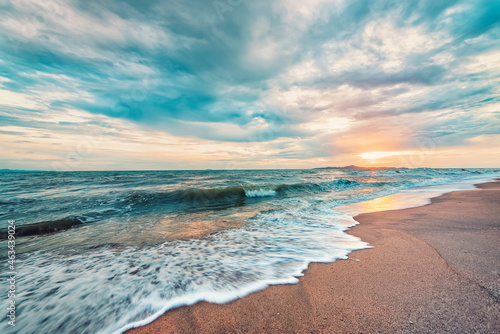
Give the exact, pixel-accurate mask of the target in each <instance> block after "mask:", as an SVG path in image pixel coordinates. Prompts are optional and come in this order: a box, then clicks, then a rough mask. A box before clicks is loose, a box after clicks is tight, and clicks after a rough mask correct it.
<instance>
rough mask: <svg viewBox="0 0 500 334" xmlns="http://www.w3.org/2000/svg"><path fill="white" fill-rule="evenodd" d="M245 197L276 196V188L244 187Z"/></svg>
mask: <svg viewBox="0 0 500 334" xmlns="http://www.w3.org/2000/svg"><path fill="white" fill-rule="evenodd" d="M245 196H246V197H267V196H276V190H274V189H262V188H261V189H251V190H247V189H245Z"/></svg>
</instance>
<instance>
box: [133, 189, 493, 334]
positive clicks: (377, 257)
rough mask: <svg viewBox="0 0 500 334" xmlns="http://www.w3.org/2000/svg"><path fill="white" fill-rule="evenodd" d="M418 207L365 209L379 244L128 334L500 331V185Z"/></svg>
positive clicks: (363, 227)
mask: <svg viewBox="0 0 500 334" xmlns="http://www.w3.org/2000/svg"><path fill="white" fill-rule="evenodd" d="M478 187H479V188H481V190H472V191H457V192H452V193H447V194H445V195H443V196H440V197H437V198H434V199H432V203H431V204H429V205H426V206H422V207H416V208H410V209H404V210H395V211H384V212H376V213H368V214H361V215H359V216H357V217H355V219H356V220H357V221H359V222H360V225H358V226H356V227H354V228H352V229H351V230H350V231H349V233H350V234H352V235H355V236H358V237H360V238H361V239H362V240H364V241H367V242H369V243H370V245H372V246H374V248H373V249H365V250H360V251H355V252H353V253H351V254H350V257H349V260H339V261H336V262H334V263H328V264H324V263H322V264H318V263H314V264H311V265H310V266H309V268H308V270H307V271H306V272H305V275H304V277H302V278H300V282H299V283H298V284H292V285H276V286H271V287H268V288H267V289H265V290H263V291H259V292H256V293H253V294H250V295H249V296H246V297H244V298H241V299H238V300H236V301H234V302H231V303H228V304H223V305H218V304H211V303H207V302H201V303H198V304H195V305H193V306H185V307H180V308H177V309H173V310H171V311H168V312H167V313H166V314H164V315H163V316H161V317H160V318H158V319H157V320H155V321H154V322H152V323H151V324H149V325H146V326H143V327H139V328H135V329H132V330H129V331H127V333H258V332H266V333H377V332H391V333H397V332H415V333H422V332H425V333H436V332H441V333H442V332H452V333H459V332H460V333H470V332H478V333H494V332H499V331H500V260H499V258H498V256H499V254H500V182H491V183H484V184H481V185H479V186H478Z"/></svg>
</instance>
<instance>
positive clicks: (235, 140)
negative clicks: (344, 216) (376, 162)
mask: <svg viewBox="0 0 500 334" xmlns="http://www.w3.org/2000/svg"><path fill="white" fill-rule="evenodd" d="M0 6H2V8H0V19H1V20H0V22H1V23H0V78H1V80H0V104H1V105H2V108H3V113H2V114H1V115H0V117H1V118H0V120H1V122H2V124H3V125H5V126H16V127H20V128H22V127H25V128H30V129H37V128H39V129H46V130H47V131H48V132H47V134H52V135H53V136H55V137H57V136H65V135H67V134H69V133H70V132H71V131H75V127H76V128H78V127H79V126H83V125H82V124H85V126H90V124H92V122H94V123H99V122H100V121H101V120H103V119H104V120H105V122H106V123H107V124H110V125H111V126H115V125H116V124H122V123H120V122H125V123H127V124H130V126H131V127H132V128H134V129H135V130H134V131H139V132H141V133H143V131H145V132H147V131H151V132H154V133H163V134H164V136H165V138H177V139H176V140H177V141H178V142H179V145H182V143H183V142H189V140H196V141H198V142H199V143H212V144H211V145H216V146H217V145H220V146H221V147H226V146H225V145H230V146H231V145H235V146H231V147H233V148H234V147H236V146H237V145H247V144H248V145H250V146H253V147H258V149H256V150H255V151H253V153H252V154H254V158H255V159H254V160H256V159H260V158H262V159H267V161H271V159H277V160H276V161H281V160H280V159H284V160H291V159H303V160H304V159H312V160H311V163H316V162H317V161H316V160H314V159H315V158H325V157H330V158H332V157H335V156H339V155H341V154H348V153H349V152H351V153H352V154H354V153H357V154H359V153H362V152H366V149H363V150H362V151H357V150H358V149H359V150H361V149H362V146H363V145H365V146H373V145H371V144H370V143H369V140H368V138H369V136H367V135H366V134H367V133H370V132H374V131H382V130H380V125H381V124H391V126H392V128H391V129H387V130H383V131H382V132H383V134H384V135H383V136H382V137H383V138H385V139H384V140H387V141H391V140H392V141H395V142H397V143H398V144H397V145H395V146H398V148H400V149H408V150H411V149H412V146H415V145H416V144H415V143H413V142H412V140H411V139H409V138H413V137H414V136H420V137H421V136H426V137H428V138H446V140H444V141H443V142H439V143H438V144H437V145H438V146H440V145H467V143H468V140H469V139H470V138H474V137H477V136H479V135H480V134H481V133H483V132H484V133H485V134H497V133H498V132H499V128H500V126H499V123H498V114H495V112H497V111H498V100H497V99H496V97H497V96H498V77H499V74H500V68H499V66H498V55H499V54H500V53H499V47H498V43H497V40H498V34H499V33H500V27H499V19H498V18H499V17H500V5H499V4H498V3H496V2H494V1H472V0H471V1H457V2H449V1H434V0H425V1H419V2H414V3H405V2H399V1H392V0H387V1H385V0H377V1H367V0H359V1H340V0H339V1H322V0H315V1H310V2H308V3H307V4H305V3H304V2H302V1H284V0H276V1H271V2H269V1H263V0H262V1H261V0H257V1H228V0H221V1H217V2H212V1H202V0H191V1H181V0H169V1H161V0H156V1H148V2H137V1H118V0H110V1H105V2H101V3H92V4H89V3H88V2H84V1H79V0H52V1H46V2H39V1H35V0H20V1H15V2H13V1H12V2H5V3H3V4H2V5H0ZM74 113H76V114H77V116H73V118H75V119H71V117H70V116H68V115H71V114H74ZM447 113H448V115H449V116H447V117H445V116H443V115H445V114H447ZM462 114H467V115H468V116H467V117H462V116H460V117H457V115H462ZM65 115H66V116H65ZM457 118H460V120H461V121H460V122H455V121H453V119H457ZM335 119H336V120H338V121H339V123H342V124H344V126H336V124H333V123H331V120H335ZM406 119H411V121H412V123H411V124H407V123H404V122H406V121H405V120H406ZM325 120H326V121H325ZM125 123H124V124H125ZM325 124H326V126H325ZM20 128H16V129H18V130H19V131H21V129H20ZM401 128H404V129H405V131H406V133H402V132H401V131H399V129H401ZM122 130H124V128H122V127H118V129H117V131H122ZM3 131H7V130H3ZM9 131H10V130H9ZM408 134H411V135H410V136H408ZM114 136H115V137H116V136H118V137H120V138H121V140H127V138H129V137H128V135H127V134H123V133H119V134H115V135H114ZM61 138H62V137H61ZM145 138H149V137H148V136H145ZM341 138H351V139H352V141H353V142H354V143H355V144H353V145H352V146H350V147H349V144H348V143H347V141H346V140H342V139H341ZM27 139H29V138H27ZM145 140H146V139H144V140H143V142H144V145H146V144H147V143H146V142H145ZM384 140H382V142H378V144H377V145H382V146H384V145H385V146H387V145H386V144H385V141H384ZM31 141H32V140H31ZM18 144H21V143H18ZM24 144H29V143H24ZM393 146H394V145H393ZM207 147H208V146H207ZM374 149H376V148H375V147H374ZM384 150H386V148H383V147H379V148H378V149H377V150H376V151H384ZM236 151H237V150H236ZM206 152H211V151H210V150H209V149H207V151H206ZM258 152H267V153H266V154H260V153H258ZM351 153H349V154H351ZM200 154H202V152H200ZM250 155H251V154H250ZM204 156H205V159H208V160H211V159H212V157H210V156H209V153H205V155H204ZM237 156H239V157H240V158H241V159H250V158H249V156H248V155H247V153H242V152H239V153H238V152H235V153H234V155H233V156H232V157H233V158H234V157H237ZM224 159H225V158H221V160H224ZM252 159H253V158H252ZM284 160H283V161H284Z"/></svg>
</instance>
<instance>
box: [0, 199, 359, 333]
mask: <svg viewBox="0 0 500 334" xmlns="http://www.w3.org/2000/svg"><path fill="white" fill-rule="evenodd" d="M290 204H293V208H292V209H290V210H286V211H284V210H276V211H272V212H268V213H261V214H258V215H257V216H256V217H254V218H252V219H251V220H249V221H247V223H246V225H245V226H244V227H243V228H241V229H233V230H226V231H222V232H218V233H216V234H214V235H212V236H210V237H208V238H206V239H201V240H199V239H196V240H176V241H171V242H165V243H162V244H160V245H157V246H153V247H147V248H142V249H135V248H125V249H117V248H113V247H104V248H100V249H96V250H94V251H92V252H87V253H81V254H74V255H71V256H68V255H67V254H64V255H63V254H61V253H57V252H39V253H34V254H31V255H30V256H28V257H27V258H24V259H21V260H20V263H19V265H18V266H19V271H20V272H19V279H18V284H19V291H20V292H19V295H18V301H19V303H20V305H21V306H20V307H19V310H18V316H19V318H20V319H29V321H23V322H19V323H18V324H17V325H16V331H18V333H40V332H44V333H51V332H79V333H111V332H116V333H120V332H122V331H124V330H126V329H128V328H131V327H134V326H138V325H143V324H145V323H147V322H150V321H152V320H153V319H155V318H156V317H158V316H159V315H160V314H162V313H163V312H165V311H166V310H168V309H170V308H173V307H176V306H180V305H189V304H193V303H195V302H197V301H200V300H206V301H210V302H215V303H224V302H228V301H231V300H234V299H236V298H239V297H241V296H244V295H246V294H248V293H250V292H252V291H256V290H259V289H263V288H265V287H266V286H268V285H271V284H283V283H296V282H297V277H299V276H301V275H302V271H303V270H304V269H306V268H307V265H308V264H309V263H310V262H313V261H314V262H331V261H334V260H335V259H343V258H346V257H347V254H348V253H349V252H350V251H352V250H355V249H361V248H365V247H368V245H367V244H366V243H364V242H362V241H361V240H359V239H358V238H356V237H353V236H350V235H347V234H346V233H344V230H346V229H347V228H348V227H349V226H352V225H354V224H355V222H354V220H352V218H351V217H349V216H347V215H343V214H339V213H337V212H334V211H332V210H327V209H321V208H311V207H309V204H308V203H307V202H306V201H302V200H295V203H290ZM32 301H43V302H32ZM3 306H5V307H7V306H6V305H2V307H3ZM2 327H5V322H3V323H1V324H0V329H1V328H2ZM3 329H5V328H3Z"/></svg>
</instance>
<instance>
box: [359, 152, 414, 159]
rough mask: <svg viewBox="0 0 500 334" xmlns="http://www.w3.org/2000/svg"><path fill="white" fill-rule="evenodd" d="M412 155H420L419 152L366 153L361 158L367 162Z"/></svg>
mask: <svg viewBox="0 0 500 334" xmlns="http://www.w3.org/2000/svg"><path fill="white" fill-rule="evenodd" d="M411 154H418V152H417V151H403V152H366V153H361V154H360V155H359V156H360V157H361V158H363V159H367V160H375V159H381V158H385V157H390V156H393V155H411Z"/></svg>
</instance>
